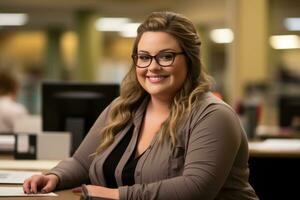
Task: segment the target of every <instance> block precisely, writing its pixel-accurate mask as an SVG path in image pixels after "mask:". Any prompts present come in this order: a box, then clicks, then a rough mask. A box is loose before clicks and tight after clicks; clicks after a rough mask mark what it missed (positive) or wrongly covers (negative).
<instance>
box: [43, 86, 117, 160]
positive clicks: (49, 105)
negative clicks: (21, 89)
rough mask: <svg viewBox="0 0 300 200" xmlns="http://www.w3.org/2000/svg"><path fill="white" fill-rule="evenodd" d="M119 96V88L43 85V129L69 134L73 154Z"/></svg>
mask: <svg viewBox="0 0 300 200" xmlns="http://www.w3.org/2000/svg"><path fill="white" fill-rule="evenodd" d="M118 95H119V85H118V84H100V83H83V82H43V83H42V129H43V131H68V132H70V133H71V134H72V145H71V148H72V149H71V154H73V153H74V152H75V150H76V149H77V147H78V146H79V145H80V143H81V141H82V140H83V139H84V137H85V135H86V134H87V132H88V131H89V129H90V128H91V127H92V125H93V124H94V122H95V120H96V119H97V117H98V116H99V115H100V113H101V112H102V111H103V110H104V109H105V108H106V107H107V106H108V105H109V104H110V103H111V101H113V100H114V99H115V98H116V97H117V96H118Z"/></svg>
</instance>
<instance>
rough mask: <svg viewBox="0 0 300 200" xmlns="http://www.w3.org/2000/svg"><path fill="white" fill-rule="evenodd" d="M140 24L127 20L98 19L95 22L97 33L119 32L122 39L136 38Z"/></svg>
mask: <svg viewBox="0 0 300 200" xmlns="http://www.w3.org/2000/svg"><path fill="white" fill-rule="evenodd" d="M139 25H140V23H132V22H131V21H130V19H128V18H110V17H108V18H100V19H98V20H97V21H96V29H97V30H98V31H112V32H119V33H120V35H121V36H122V37H136V35H137V33H136V31H137V28H138V26H139Z"/></svg>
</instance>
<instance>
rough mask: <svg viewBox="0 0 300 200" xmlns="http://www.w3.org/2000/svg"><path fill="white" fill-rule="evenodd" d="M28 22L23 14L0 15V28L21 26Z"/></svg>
mask: <svg viewBox="0 0 300 200" xmlns="http://www.w3.org/2000/svg"><path fill="white" fill-rule="evenodd" d="M27 21H28V16H27V14H24V13H0V26H22V25H25V24H26V23H27Z"/></svg>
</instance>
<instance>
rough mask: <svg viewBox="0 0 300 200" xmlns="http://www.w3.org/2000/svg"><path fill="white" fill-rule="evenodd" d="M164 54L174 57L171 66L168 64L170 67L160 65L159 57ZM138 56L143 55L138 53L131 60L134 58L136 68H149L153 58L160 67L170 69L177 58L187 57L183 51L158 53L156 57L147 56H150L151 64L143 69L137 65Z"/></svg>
mask: <svg viewBox="0 0 300 200" xmlns="http://www.w3.org/2000/svg"><path fill="white" fill-rule="evenodd" d="M163 53H170V54H172V55H173V60H172V62H171V63H170V64H168V65H161V64H160V63H159V60H158V56H159V55H161V54H163ZM138 55H141V54H138V53H137V54H132V55H131V58H132V60H133V63H134V64H135V66H136V67H138V68H147V67H149V66H150V65H151V63H152V61H153V58H154V59H155V61H156V63H157V64H158V65H159V66H161V67H169V66H171V65H173V63H174V61H175V58H176V56H178V55H185V52H183V51H181V52H160V53H158V54H156V55H154V56H151V55H150V54H145V55H147V56H149V57H150V58H151V60H150V62H149V64H148V65H147V66H143V67H141V66H139V65H137V60H138Z"/></svg>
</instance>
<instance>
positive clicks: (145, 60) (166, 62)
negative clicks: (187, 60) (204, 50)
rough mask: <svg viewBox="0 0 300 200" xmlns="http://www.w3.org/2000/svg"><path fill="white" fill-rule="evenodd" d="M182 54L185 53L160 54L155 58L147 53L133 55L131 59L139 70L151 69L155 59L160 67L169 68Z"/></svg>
mask: <svg viewBox="0 0 300 200" xmlns="http://www.w3.org/2000/svg"><path fill="white" fill-rule="evenodd" d="M181 54H184V52H160V53H158V54H156V55H154V56H151V55H149V54H146V53H138V54H133V55H132V56H131V57H132V60H133V63H134V64H135V65H136V66H137V67H139V68H146V67H149V66H150V65H151V63H152V60H153V58H154V59H155V61H156V63H157V64H159V65H160V66H162V67H168V66H171V65H172V64H173V63H174V60H175V58H176V56H177V55H181Z"/></svg>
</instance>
